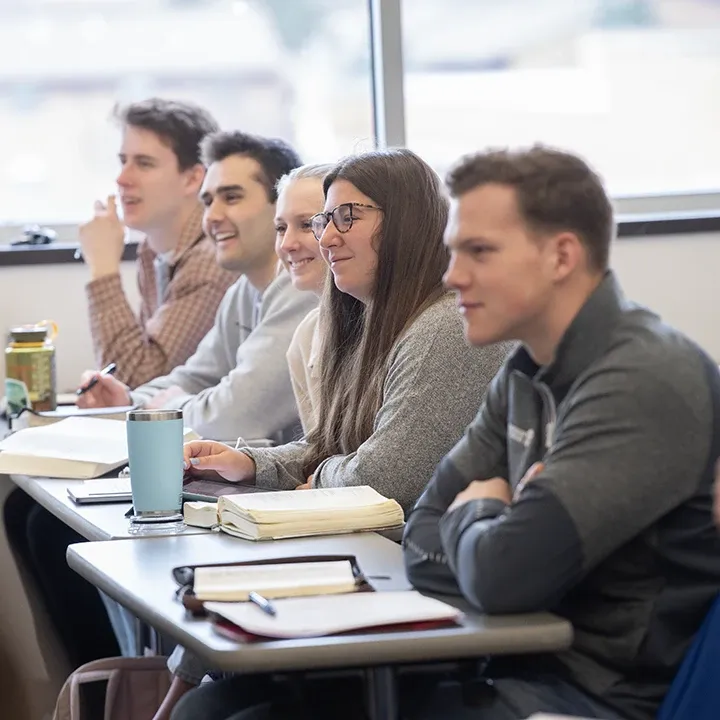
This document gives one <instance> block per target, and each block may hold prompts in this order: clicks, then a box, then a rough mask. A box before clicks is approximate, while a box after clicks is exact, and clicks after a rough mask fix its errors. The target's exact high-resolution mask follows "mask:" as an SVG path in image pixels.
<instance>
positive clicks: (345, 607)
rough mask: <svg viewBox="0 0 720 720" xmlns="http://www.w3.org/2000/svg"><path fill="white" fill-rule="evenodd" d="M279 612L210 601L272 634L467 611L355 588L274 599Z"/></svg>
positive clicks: (226, 614)
mask: <svg viewBox="0 0 720 720" xmlns="http://www.w3.org/2000/svg"><path fill="white" fill-rule="evenodd" d="M272 604H273V606H274V608H275V615H274V616H272V615H268V614H267V613H265V612H263V610H261V609H260V608H259V607H258V606H257V605H255V604H253V603H249V602H245V603H214V602H206V603H205V609H206V610H208V611H209V612H212V613H216V614H217V615H219V616H221V617H222V618H225V619H227V620H229V621H230V622H231V623H233V624H235V625H237V626H238V627H240V628H242V629H243V630H245V631H246V632H248V633H252V634H254V635H260V636H262V637H269V638H300V637H319V636H322V635H335V634H337V633H342V632H349V631H351V630H362V629H364V628H368V629H369V628H380V627H382V628H385V627H386V626H392V625H405V624H408V623H423V622H433V621H455V622H457V621H459V620H460V619H461V618H462V616H463V613H462V612H461V611H460V610H458V609H457V608H454V607H452V605H448V604H446V603H444V602H441V601H440V600H435V599H433V598H428V597H425V596H424V595H421V594H420V593H419V592H417V591H415V590H408V591H399V592H356V593H349V594H346V595H322V596H316V597H294V598H287V599H283V600H274V601H272Z"/></svg>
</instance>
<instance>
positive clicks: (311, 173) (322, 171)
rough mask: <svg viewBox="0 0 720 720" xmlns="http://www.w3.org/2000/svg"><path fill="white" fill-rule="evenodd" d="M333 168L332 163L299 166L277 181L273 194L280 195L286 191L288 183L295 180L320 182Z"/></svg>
mask: <svg viewBox="0 0 720 720" xmlns="http://www.w3.org/2000/svg"><path fill="white" fill-rule="evenodd" d="M334 167H335V165H334V164H333V163H315V164H313V163H309V164H308V165H300V167H296V168H293V169H292V170H291V171H290V172H289V173H286V174H285V175H283V176H282V177H281V178H280V179H279V180H278V181H277V184H276V185H275V192H276V194H277V195H280V193H281V192H283V191H284V190H285V189H287V187H288V185H290V183H293V182H295V181H296V180H308V179H309V178H318V179H319V180H322V179H323V178H324V177H325V176H326V175H327V174H328V173H329V172H330V171H331V170H332V169H333V168H334Z"/></svg>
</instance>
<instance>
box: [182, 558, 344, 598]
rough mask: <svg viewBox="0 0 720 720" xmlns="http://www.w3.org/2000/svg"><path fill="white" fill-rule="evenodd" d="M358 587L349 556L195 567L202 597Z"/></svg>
mask: <svg viewBox="0 0 720 720" xmlns="http://www.w3.org/2000/svg"><path fill="white" fill-rule="evenodd" d="M355 589H356V582H355V576H354V575H353V570H352V566H351V565H350V562H349V561H348V560H335V561H329V562H303V563H273V564H263V565H226V566H215V567H213V566H211V565H206V566H200V567H197V568H195V596H196V597H197V599H198V600H202V601H205V600H228V601H233V600H247V599H248V595H249V594H250V593H251V592H253V591H254V592H257V593H260V595H262V596H264V597H266V598H283V597H298V596H303V595H330V594H334V593H349V592H353V591H354V590H355Z"/></svg>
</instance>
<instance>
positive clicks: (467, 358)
mask: <svg viewBox="0 0 720 720" xmlns="http://www.w3.org/2000/svg"><path fill="white" fill-rule="evenodd" d="M510 349H511V346H510V345H508V344H505V343H499V344H498V345H491V346H489V347H486V348H473V347H470V346H469V345H468V344H467V342H466V341H465V337H464V332H463V321H462V318H461V316H460V313H459V312H458V310H457V307H456V305H455V299H454V297H453V296H452V295H449V294H446V295H444V296H443V297H442V298H441V299H440V300H438V301H437V302H435V303H433V304H432V305H431V306H430V307H428V308H427V309H426V310H425V311H424V312H423V313H422V314H421V315H420V316H419V317H418V318H417V319H416V320H415V322H414V323H412V325H411V326H410V327H409V328H408V329H407V331H406V332H405V333H404V334H403V335H402V337H400V338H399V339H398V341H397V342H396V343H395V346H394V347H393V349H392V351H391V353H390V358H389V362H388V371H387V374H386V376H385V383H384V386H383V397H382V405H381V407H380V410H379V411H378V414H377V416H376V418H375V425H374V428H373V433H372V435H371V436H370V437H369V438H368V439H367V440H366V441H365V442H364V443H363V444H362V445H361V446H360V447H359V448H358V449H357V451H355V452H353V453H350V454H348V455H335V456H333V457H330V458H328V459H327V460H324V461H323V462H322V463H321V464H320V466H319V467H318V469H317V470H316V471H315V479H314V484H315V486H316V487H344V486H349V485H370V486H371V487H374V488H375V489H376V490H377V491H378V492H380V493H382V494H383V495H385V496H386V497H390V498H394V499H395V500H397V501H398V502H399V503H400V504H401V505H402V506H403V508H404V509H405V511H406V512H407V511H408V510H409V509H410V508H411V507H412V506H413V505H414V503H415V502H416V500H417V499H418V497H419V496H420V493H421V492H422V491H423V489H424V488H425V485H426V484H427V481H428V479H429V478H430V476H431V475H432V473H433V470H434V469H435V466H436V465H437V463H438V461H439V460H440V458H442V457H443V455H444V454H445V453H446V452H447V451H448V450H449V449H450V448H451V447H452V446H453V445H454V444H455V443H456V442H457V439H458V438H459V437H460V436H461V435H462V432H463V430H464V428H465V427H466V425H467V424H468V423H469V422H470V420H471V419H472V417H473V415H474V414H475V412H476V410H477V407H478V405H479V404H480V403H481V402H482V399H483V397H484V395H485V391H486V389H487V387H488V384H489V383H490V381H491V380H492V378H493V377H494V375H495V373H497V371H498V370H499V369H500V367H501V366H502V364H503V362H504V361H505V358H506V357H507V355H508V353H509V352H510ZM243 450H244V452H246V453H247V454H248V455H250V456H251V457H253V458H254V460H255V463H256V483H257V485H260V486H263V487H273V488H281V489H286V490H287V489H290V490H291V489H293V488H294V487H296V486H297V485H300V484H301V483H304V482H305V481H306V478H305V477H304V475H303V472H302V468H303V462H304V458H305V451H306V446H305V443H304V442H295V443H289V444H287V445H282V446H280V447H276V448H243ZM337 546H338V550H339V551H342V547H343V541H342V537H338V541H337ZM168 667H169V668H170V670H171V671H172V672H173V673H174V674H175V675H177V676H178V677H181V678H182V679H184V680H187V681H188V682H193V683H199V682H200V680H201V679H202V677H203V675H205V674H206V673H207V672H208V670H209V668H208V667H207V665H206V664H205V662H204V661H202V660H201V659H199V658H197V657H196V656H194V655H193V654H192V653H190V652H187V651H184V650H183V649H182V648H181V647H177V648H176V649H175V652H173V654H172V656H171V657H170V660H169V662H168Z"/></svg>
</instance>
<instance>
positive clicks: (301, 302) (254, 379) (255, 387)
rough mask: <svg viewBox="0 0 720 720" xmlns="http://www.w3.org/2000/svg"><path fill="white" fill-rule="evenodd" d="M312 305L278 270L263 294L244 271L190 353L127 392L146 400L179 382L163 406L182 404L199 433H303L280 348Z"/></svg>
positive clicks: (280, 437) (279, 438) (223, 436)
mask: <svg viewBox="0 0 720 720" xmlns="http://www.w3.org/2000/svg"><path fill="white" fill-rule="evenodd" d="M316 305H317V297H316V296H315V295H314V293H310V292H300V291H299V290H296V289H295V288H294V287H293V286H292V283H291V282H290V276H289V275H288V273H287V272H285V271H284V270H283V271H281V272H280V273H279V274H278V276H277V277H276V278H275V279H274V280H273V281H272V282H271V283H270V285H269V286H268V287H267V288H266V289H265V291H264V292H263V293H260V292H258V291H257V290H256V289H255V288H254V287H253V286H252V285H251V284H250V282H249V281H248V279H247V278H246V277H245V276H243V277H241V278H240V279H239V280H238V281H237V282H236V283H235V284H234V285H232V286H230V288H229V289H228V291H227V292H226V293H225V296H224V297H223V299H222V302H221V303H220V307H219V308H218V311H217V315H216V317H215V324H214V325H213V327H212V329H211V330H210V332H209V333H208V334H207V335H206V336H205V337H204V338H203V340H202V341H201V342H200V344H199V345H198V348H197V350H196V352H195V354H194V355H193V356H192V357H190V358H189V359H188V361H187V362H186V363H185V364H184V365H180V366H178V367H176V368H175V369H174V370H173V371H172V372H171V373H170V374H169V375H165V376H163V377H159V378H155V380H151V381H150V382H149V383H145V385H141V386H140V387H139V388H137V389H136V390H134V391H133V392H132V393H131V397H132V401H133V403H136V404H138V405H145V404H146V403H148V402H149V401H150V400H151V399H152V398H153V397H155V396H156V395H157V394H158V393H159V392H161V391H162V390H165V389H166V388H169V387H171V386H173V385H179V386H180V387H181V388H182V389H183V390H184V391H185V394H184V395H181V396H179V397H175V398H173V399H172V400H171V401H169V402H168V403H167V405H166V406H165V407H167V408H169V409H174V408H182V411H183V415H184V420H185V424H186V425H187V426H189V427H191V428H192V429H193V430H195V432H197V433H198V434H200V435H202V436H203V437H205V438H211V439H215V440H232V441H233V442H235V438H237V437H238V436H241V437H244V438H246V439H248V440H250V439H253V440H255V439H259V438H269V439H271V440H274V441H275V442H278V443H280V442H288V441H289V440H293V439H295V438H296V437H298V436H299V435H300V434H301V430H300V421H299V419H298V411H297V406H296V404H295V396H294V395H293V391H292V385H291V383H290V373H289V371H288V366H287V361H286V359H285V355H286V353H287V350H288V347H289V345H290V340H291V339H292V336H293V334H294V333H295V329H296V328H297V326H298V325H299V323H300V321H301V320H302V319H303V318H304V317H305V315H307V313H308V312H310V310H312V309H313V307H315V306H316Z"/></svg>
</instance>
